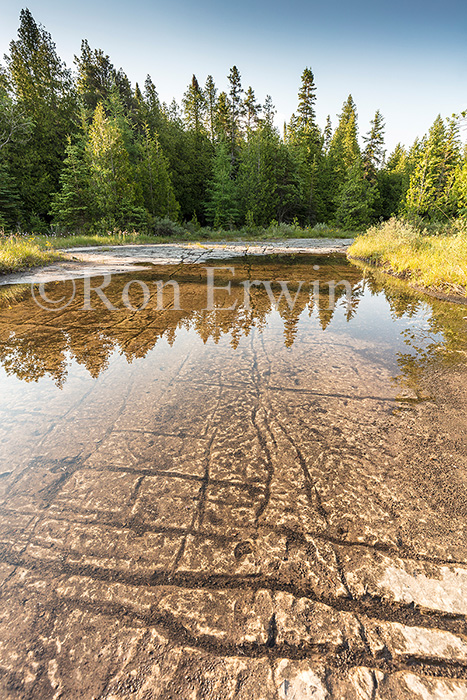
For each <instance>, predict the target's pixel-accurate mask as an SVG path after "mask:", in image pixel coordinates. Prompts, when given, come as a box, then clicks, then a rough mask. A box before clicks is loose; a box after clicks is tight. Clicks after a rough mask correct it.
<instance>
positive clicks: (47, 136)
mask: <svg viewBox="0 0 467 700" xmlns="http://www.w3.org/2000/svg"><path fill="white" fill-rule="evenodd" d="M5 59H6V74H7V78H8V83H9V84H10V85H11V87H12V89H13V90H14V93H15V97H16V104H17V106H18V109H19V110H20V111H21V113H22V114H24V115H25V117H26V118H27V119H28V120H30V123H31V124H33V126H32V129H31V134H30V139H29V141H28V148H27V149H26V150H24V149H19V148H18V149H9V153H8V167H9V170H10V172H14V173H15V178H16V181H17V183H18V189H19V194H20V197H21V201H22V203H23V209H24V211H25V213H26V215H27V218H26V220H25V222H24V223H25V225H28V226H33V227H35V228H36V229H40V227H41V226H45V225H46V222H48V220H49V216H48V212H49V208H50V201H51V195H52V192H54V191H56V190H57V189H58V185H59V174H60V170H61V166H62V162H63V158H64V155H65V146H66V136H67V134H70V133H73V132H74V131H75V130H76V121H75V115H76V96H75V92H74V87H73V82H72V77H71V73H70V71H69V70H68V69H67V68H66V67H65V65H64V64H63V63H62V61H61V60H60V58H59V57H58V55H57V53H56V49H55V44H54V43H53V41H52V38H51V36H50V34H49V33H48V32H47V31H46V30H45V29H44V28H43V27H42V26H41V25H38V24H37V23H36V22H35V20H34V18H33V16H32V15H31V13H30V11H29V10H27V9H26V10H22V11H21V14H20V26H19V29H18V38H17V39H16V40H14V41H12V42H11V43H10V54H9V56H6V57H5Z"/></svg>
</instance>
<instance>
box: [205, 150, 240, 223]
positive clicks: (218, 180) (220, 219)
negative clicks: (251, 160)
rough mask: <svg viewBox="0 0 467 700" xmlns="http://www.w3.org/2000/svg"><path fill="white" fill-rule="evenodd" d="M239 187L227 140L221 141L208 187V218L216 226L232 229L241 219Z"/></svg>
mask: <svg viewBox="0 0 467 700" xmlns="http://www.w3.org/2000/svg"><path fill="white" fill-rule="evenodd" d="M239 214H240V212H239V206H238V200H237V187H236V184H235V181H234V179H233V171H232V160H231V155H230V153H229V146H228V145H227V143H226V141H225V140H221V141H219V143H218V144H217V146H216V154H215V158H214V162H213V171H212V178H211V181H210V183H209V186H208V202H207V204H206V216H207V219H208V221H210V222H211V223H212V224H213V225H214V226H216V227H217V226H220V227H225V226H228V227H230V228H232V227H233V226H234V225H235V224H236V223H237V221H238V219H239Z"/></svg>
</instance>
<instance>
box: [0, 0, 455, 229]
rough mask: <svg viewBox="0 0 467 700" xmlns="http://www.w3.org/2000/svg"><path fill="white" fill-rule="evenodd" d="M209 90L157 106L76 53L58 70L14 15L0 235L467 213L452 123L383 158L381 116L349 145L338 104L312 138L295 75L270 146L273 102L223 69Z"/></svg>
mask: <svg viewBox="0 0 467 700" xmlns="http://www.w3.org/2000/svg"><path fill="white" fill-rule="evenodd" d="M156 83H157V79H156ZM222 87H223V88H224V89H221V87H218V86H216V85H215V83H214V80H213V78H212V76H208V77H207V79H206V82H205V84H204V86H203V85H200V83H199V82H198V80H197V78H196V76H195V75H193V76H192V78H191V80H190V82H189V84H188V86H187V88H186V91H185V93H184V96H183V100H182V104H181V105H178V104H177V102H176V101H175V100H173V101H172V102H171V104H166V103H164V102H161V101H160V100H159V97H158V93H157V87H156V84H155V83H154V82H153V80H152V78H151V77H150V75H148V76H147V78H146V80H145V83H144V85H143V86H140V85H138V84H136V85H134V86H133V85H132V84H131V82H130V80H129V79H128V77H127V75H126V74H125V72H124V71H123V70H122V69H121V68H120V69H116V68H115V66H114V65H113V64H112V62H111V59H110V57H109V56H108V55H106V53H105V52H104V51H103V50H102V49H100V48H93V47H91V46H90V45H89V43H88V41H86V40H83V41H82V43H81V52H80V54H79V55H77V56H75V65H74V69H73V70H71V69H70V68H68V67H67V66H66V65H65V64H64V62H63V61H62V60H61V59H60V57H59V56H58V55H57V51H56V47H55V44H54V42H53V40H52V37H51V35H50V34H49V33H48V32H47V30H46V29H45V28H44V27H43V26H42V25H41V24H39V23H38V22H36V20H35V19H34V18H33V16H32V14H31V12H30V11H29V10H27V9H25V10H22V11H21V15H20V25H19V29H18V35H17V38H16V39H14V40H12V41H11V42H10V46H9V53H8V55H5V57H4V62H3V64H2V65H1V66H0V228H2V229H3V230H4V231H5V232H18V231H19V232H21V231H33V232H35V233H51V232H52V233H55V234H57V235H59V234H65V233H81V234H83V233H97V232H103V231H115V230H126V231H131V230H136V231H140V232H144V233H147V234H155V235H158V234H161V235H170V234H171V232H173V231H174V230H175V229H176V222H179V223H189V222H191V226H192V227H200V226H209V227H213V228H218V229H235V228H237V227H242V226H244V227H249V228H250V229H254V228H255V227H267V226H269V225H270V224H271V222H273V223H278V224H281V223H294V224H296V225H300V226H302V227H315V226H317V225H318V226H319V224H324V225H326V224H332V225H335V226H338V227H340V228H342V229H344V230H352V231H359V230H363V229H365V228H367V227H368V226H369V225H371V224H374V223H377V222H381V221H385V220H387V219H389V218H390V217H391V216H393V215H403V216H406V217H409V218H411V219H412V220H414V221H415V220H423V221H446V220H447V219H452V218H453V217H454V218H456V217H462V216H464V215H465V214H466V213H467V149H466V147H465V145H463V139H462V128H463V126H464V125H465V114H463V115H452V116H451V117H448V118H442V117H441V116H438V117H437V118H436V119H435V121H434V123H433V125H432V126H431V128H430V130H429V132H428V134H426V135H424V136H423V137H421V138H418V139H417V140H416V141H415V142H414V143H413V144H412V145H411V146H410V147H408V148H407V147H405V146H403V145H402V144H398V145H397V146H396V147H395V149H394V151H393V152H392V153H390V154H387V153H386V149H385V124H384V117H383V115H382V114H381V113H380V111H379V110H376V112H375V114H374V118H373V119H372V120H371V122H370V124H369V125H368V128H367V129H366V131H365V132H364V134H363V135H362V137H361V138H360V136H359V126H358V115H357V107H356V105H355V103H354V100H353V98H352V95H349V96H348V97H347V98H346V99H345V101H344V103H343V105H342V110H341V113H340V114H339V116H338V118H337V122H336V123H335V124H333V123H332V122H331V118H330V117H328V119H327V121H326V124H325V125H324V126H323V128H321V127H320V126H319V125H318V123H317V119H316V111H315V107H316V99H317V86H316V85H315V79H314V75H313V72H312V70H311V69H310V68H305V69H304V70H303V73H302V75H301V79H300V84H299V91H298V96H297V106H296V110H295V112H294V114H292V116H291V118H290V120H289V121H288V123H286V124H284V127H283V133H280V132H279V130H278V128H277V127H276V126H275V107H274V104H273V99H272V97H271V96H269V95H268V96H266V98H265V99H264V102H263V103H262V104H260V103H259V101H258V99H257V97H256V95H255V91H254V89H253V88H252V87H251V86H249V87H247V88H246V89H245V88H244V87H243V86H242V77H241V75H240V72H239V70H238V69H237V67H236V66H233V67H232V68H231V69H230V72H229V74H228V76H227V81H226V83H225V85H223V86H222Z"/></svg>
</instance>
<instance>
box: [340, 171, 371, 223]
mask: <svg viewBox="0 0 467 700" xmlns="http://www.w3.org/2000/svg"><path fill="white" fill-rule="evenodd" d="M374 196H375V195H374V189H373V188H372V186H371V184H370V183H369V182H368V180H367V179H366V178H365V173H364V171H363V167H362V165H361V163H358V162H357V163H355V164H354V165H352V166H350V168H349V169H348V171H347V177H346V179H345V181H344V183H343V185H342V187H341V188H340V190H339V193H338V196H337V210H336V221H337V223H338V225H339V226H341V227H342V228H343V229H346V230H361V229H364V228H366V227H367V226H368V224H369V223H370V220H371V211H372V204H373V201H374Z"/></svg>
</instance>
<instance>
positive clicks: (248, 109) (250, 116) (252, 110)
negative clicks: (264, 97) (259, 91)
mask: <svg viewBox="0 0 467 700" xmlns="http://www.w3.org/2000/svg"><path fill="white" fill-rule="evenodd" d="M243 107H244V112H245V123H246V130H247V133H248V132H249V131H250V130H251V129H254V128H255V127H256V126H257V124H258V119H259V114H260V111H261V105H260V104H259V102H257V101H256V96H255V92H254V90H253V88H252V87H251V86H250V87H249V88H248V90H247V91H246V93H245V99H244V101H243Z"/></svg>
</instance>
